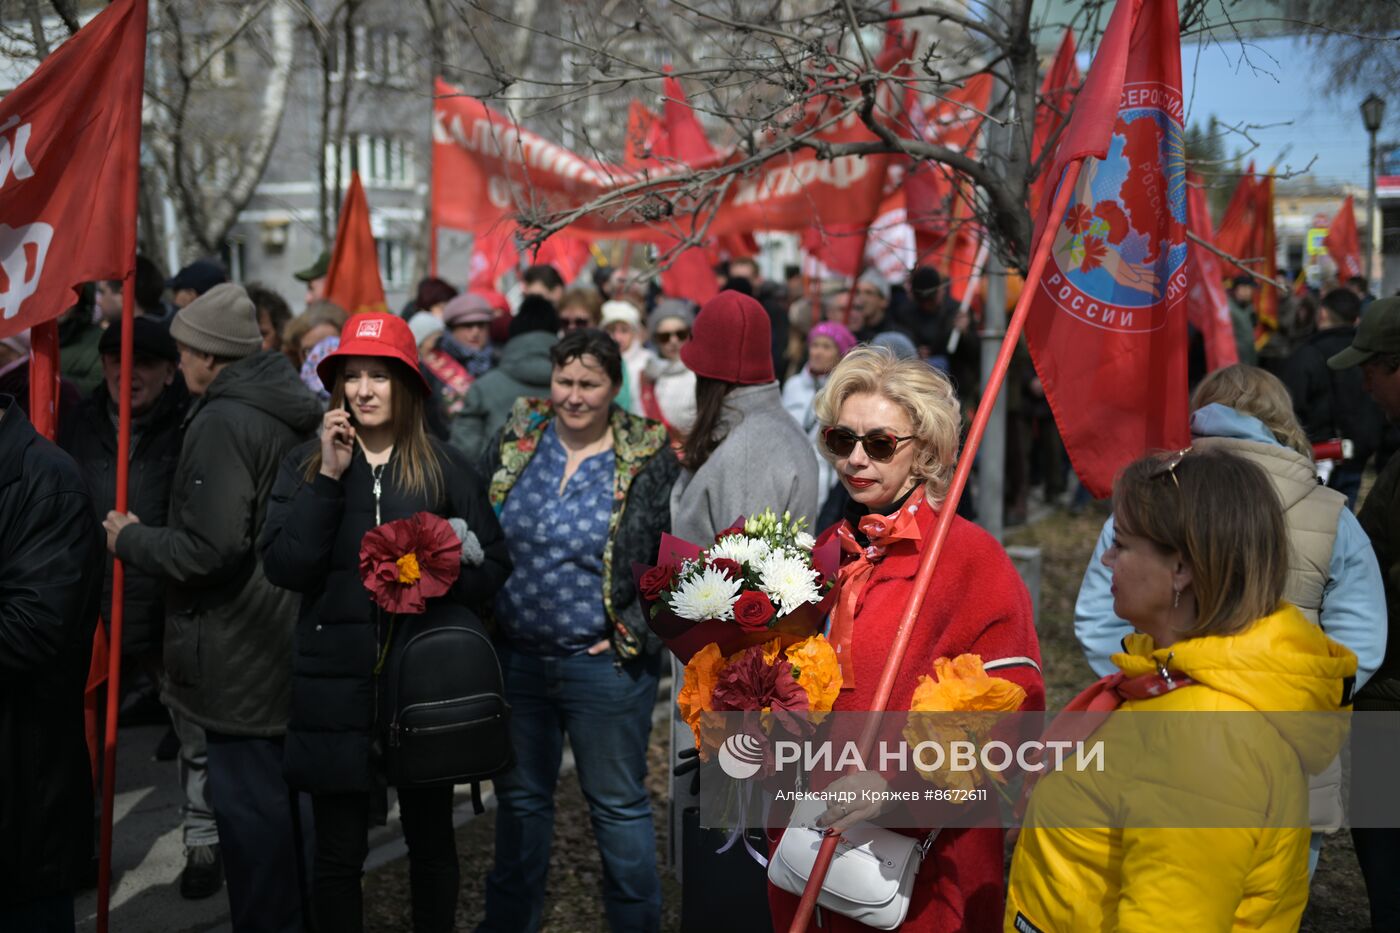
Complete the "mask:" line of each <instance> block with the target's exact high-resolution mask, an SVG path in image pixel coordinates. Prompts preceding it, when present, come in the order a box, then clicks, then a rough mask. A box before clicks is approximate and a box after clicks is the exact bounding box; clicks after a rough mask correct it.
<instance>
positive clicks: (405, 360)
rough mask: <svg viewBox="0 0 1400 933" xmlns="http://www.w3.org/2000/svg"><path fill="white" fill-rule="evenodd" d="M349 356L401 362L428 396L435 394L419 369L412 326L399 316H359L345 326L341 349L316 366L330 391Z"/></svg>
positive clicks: (377, 313) (337, 349)
mask: <svg viewBox="0 0 1400 933" xmlns="http://www.w3.org/2000/svg"><path fill="white" fill-rule="evenodd" d="M347 356H377V357H382V358H384V359H389V360H398V361H399V362H400V363H402V364H403V365H404V366H406V367H408V369H409V371H410V372H412V373H413V375H414V376H415V377H416V378H417V380H418V386H419V387H420V388H421V389H422V390H423V394H424V395H427V394H429V393H430V392H431V391H432V390H431V389H429V388H428V381H427V380H426V379H424V378H423V373H422V372H421V371H419V369H418V343H417V341H415V340H414V339H413V331H411V330H409V329H408V322H407V321H405V320H404V319H403V318H401V317H399V316H398V315H396V314H384V313H383V312H371V313H368V314H357V315H355V316H354V317H352V318H351V319H350V320H348V321H346V322H345V327H344V328H343V329H342V330H341V332H340V346H339V347H336V349H335V351H334V352H333V353H331V354H329V355H328V356H327V357H326V358H325V359H323V360H322V361H321V362H320V363H318V364H317V365H316V375H318V376H320V377H321V382H322V383H323V384H324V385H325V387H326V389H327V390H329V389H330V388H331V386H332V385H334V384H335V373H336V369H337V368H338V367H339V365H340V363H341V361H343V360H344V359H345V358H346V357H347Z"/></svg>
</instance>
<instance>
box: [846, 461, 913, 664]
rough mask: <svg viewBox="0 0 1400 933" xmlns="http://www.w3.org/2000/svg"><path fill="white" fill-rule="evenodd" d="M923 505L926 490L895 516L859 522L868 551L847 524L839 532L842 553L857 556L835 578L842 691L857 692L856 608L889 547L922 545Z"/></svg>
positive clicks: (865, 518)
mask: <svg viewBox="0 0 1400 933" xmlns="http://www.w3.org/2000/svg"><path fill="white" fill-rule="evenodd" d="M923 505H924V490H923V487H922V486H921V487H919V489H918V491H916V492H915V493H914V494H913V495H912V496H910V497H909V501H908V502H906V503H904V506H903V507H902V508H901V509H900V510H899V511H897V512H895V513H894V514H892V515H866V516H865V517H863V518H862V519H861V520H860V533H861V534H863V535H865V537H866V538H867V539H868V540H869V541H870V543H869V544H868V545H866V546H865V547H861V546H860V542H859V541H857V540H856V535H855V532H853V531H852V530H851V526H850V524H849V523H847V522H842V523H841V524H840V525H839V526H838V527H837V529H836V534H837V537H839V538H840V539H841V551H842V553H845V554H853V555H855V560H852V561H848V562H847V563H845V564H843V565H842V566H841V571H840V573H839V574H837V577H836V586H837V594H838V595H837V597H836V608H835V610H834V611H833V612H832V614H831V635H830V639H829V640H830V641H831V644H832V646H833V647H834V648H835V649H836V660H837V661H838V662H840V664H841V689H842V690H851V689H854V688H855V685H856V677H855V670H854V668H853V667H852V665H851V637H852V636H853V635H854V634H855V626H856V604H857V603H859V602H860V596H861V593H863V592H865V585H866V584H867V583H869V582H870V578H871V576H873V575H874V573H875V565H876V564H878V563H879V562H880V561H881V560H882V559H883V558H884V556H885V551H887V550H888V549H889V547H890V545H892V544H894V543H895V542H897V541H919V540H920V539H922V538H923V532H922V531H920V530H919V520H918V518H917V515H918V511H919V509H920V508H922V507H923Z"/></svg>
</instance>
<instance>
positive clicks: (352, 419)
mask: <svg viewBox="0 0 1400 933" xmlns="http://www.w3.org/2000/svg"><path fill="white" fill-rule="evenodd" d="M340 407H341V408H342V409H344V410H345V413H346V414H347V415H349V416H350V424H351V425H352V426H353V425H357V424H359V421H357V420H356V419H355V409H353V408H351V407H350V399H348V398H343V399H341V400H340Z"/></svg>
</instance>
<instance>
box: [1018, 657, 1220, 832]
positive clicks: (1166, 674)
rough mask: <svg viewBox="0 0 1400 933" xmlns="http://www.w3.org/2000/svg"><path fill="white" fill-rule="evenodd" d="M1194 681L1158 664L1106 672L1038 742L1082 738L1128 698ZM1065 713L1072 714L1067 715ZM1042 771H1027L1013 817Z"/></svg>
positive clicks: (1156, 693) (1161, 693)
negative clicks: (1134, 672) (1141, 670)
mask: <svg viewBox="0 0 1400 933" xmlns="http://www.w3.org/2000/svg"><path fill="white" fill-rule="evenodd" d="M1195 683H1196V681H1194V680H1192V679H1191V678H1190V677H1187V676H1186V675H1185V674H1183V673H1181V672H1179V671H1169V670H1167V668H1166V667H1164V666H1161V665H1159V666H1158V667H1157V670H1155V671H1152V672H1150V673H1147V674H1139V675H1138V676H1136V677H1129V676H1128V675H1127V674H1125V673H1123V672H1122V671H1117V672H1115V673H1112V674H1109V675H1108V676H1107V677H1104V678H1102V679H1100V680H1097V681H1095V682H1094V683H1092V684H1090V685H1089V686H1088V687H1086V688H1084V690H1083V691H1082V692H1081V693H1080V694H1079V695H1078V696H1076V697H1075V698H1074V699H1073V700H1070V701H1069V704H1068V705H1066V706H1065V708H1064V710H1063V711H1062V712H1061V713H1060V714H1059V715H1058V716H1056V717H1055V719H1054V721H1053V722H1051V723H1050V728H1048V729H1046V730H1045V735H1043V736H1042V737H1041V741H1042V742H1046V743H1048V742H1054V741H1067V742H1082V741H1084V740H1086V739H1088V738H1089V736H1091V735H1093V734H1094V733H1095V732H1096V731H1098V728H1099V726H1101V725H1103V724H1104V722H1105V721H1106V720H1107V719H1108V714H1109V713H1112V712H1113V711H1114V710H1116V709H1118V707H1120V706H1122V705H1123V704H1124V703H1126V702H1127V701H1129V700H1150V699H1151V698H1152V697H1159V696H1164V695H1166V694H1168V693H1171V692H1172V691H1173V690H1180V689H1181V688H1182V687H1190V686H1192V685H1193V684H1195ZM1066 713H1073V714H1075V715H1072V716H1068V715H1066ZM1086 713H1096V714H1098V715H1093V716H1089V715H1085V714H1086ZM1046 773H1047V772H1046V771H1044V770H1040V771H1027V772H1026V782H1025V785H1024V787H1023V788H1022V790H1021V802H1020V803H1019V804H1018V805H1017V807H1016V817H1017V819H1018V820H1019V819H1020V818H1021V817H1022V816H1024V815H1025V812H1026V805H1027V804H1028V803H1029V802H1030V799H1031V791H1032V790H1033V789H1034V788H1035V784H1036V781H1039V780H1040V779H1041V778H1042V777H1044V776H1045V775H1046Z"/></svg>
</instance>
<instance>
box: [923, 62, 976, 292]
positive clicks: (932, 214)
mask: <svg viewBox="0 0 1400 933" xmlns="http://www.w3.org/2000/svg"><path fill="white" fill-rule="evenodd" d="M991 95H992V76H991V75H990V74H986V73H983V74H979V75H976V76H974V77H972V78H970V79H969V80H968V82H967V84H965V85H964V86H963V87H961V88H958V89H955V90H953V91H951V92H949V93H948V94H946V95H944V96H943V97H942V98H940V99H939V100H937V101H935V102H934V103H933V104H932V105H931V106H929V107H928V108H926V109H925V111H924V122H923V127H924V130H923V136H924V138H925V139H927V140H928V141H929V142H931V143H934V144H936V145H939V146H945V147H947V148H949V149H952V150H954V151H956V152H965V153H967V154H968V155H974V154H975V153H976V151H977V138H978V135H979V134H980V133H981V131H982V120H983V116H982V115H983V114H984V113H986V112H987V107H988V106H989V104H990V102H991ZM959 183H960V176H959V175H958V174H957V173H956V172H953V171H951V170H950V169H948V168H946V167H945V166H942V165H939V164H938V163H935V162H930V161H924V162H919V163H917V164H916V165H915V166H914V167H913V168H912V170H911V171H909V172H908V173H907V174H906V175H905V177H904V198H905V204H906V206H907V208H908V216H909V225H910V226H911V227H913V228H914V234H915V237H916V241H917V244H918V245H917V253H918V255H919V258H920V260H923V259H924V258H925V257H927V256H929V254H930V253H932V252H933V251H934V250H936V249H938V248H939V247H940V246H942V245H943V243H944V241H945V240H946V239H947V238H948V235H949V233H950V231H951V230H953V229H955V228H953V227H952V225H951V224H950V220H951V218H952V216H953V214H954V213H955V211H956V210H957V205H958V194H957V186H958V184H959ZM944 271H947V270H946V269H945V270H944Z"/></svg>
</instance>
